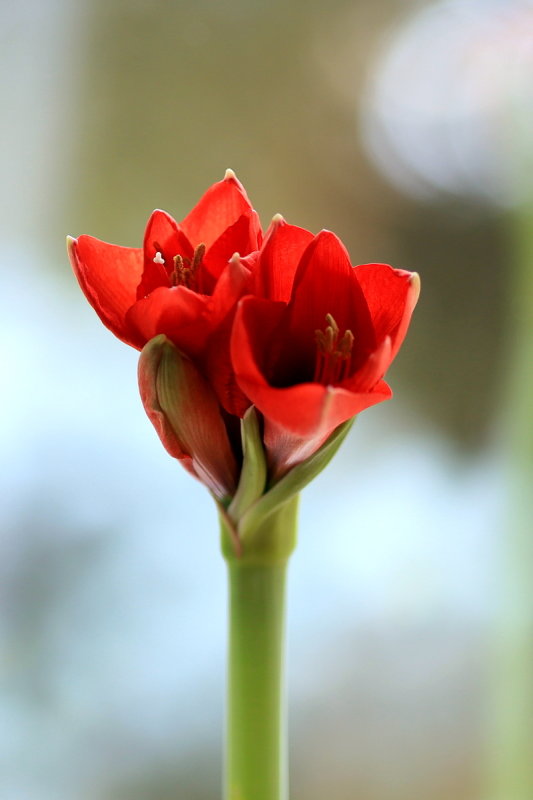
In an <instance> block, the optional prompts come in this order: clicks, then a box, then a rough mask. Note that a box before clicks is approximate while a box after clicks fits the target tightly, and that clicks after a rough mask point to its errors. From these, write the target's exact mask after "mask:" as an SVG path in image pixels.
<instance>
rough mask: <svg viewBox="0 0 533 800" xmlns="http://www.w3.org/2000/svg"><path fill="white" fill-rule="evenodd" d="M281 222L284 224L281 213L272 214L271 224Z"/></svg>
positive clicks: (280, 223) (279, 223)
mask: <svg viewBox="0 0 533 800" xmlns="http://www.w3.org/2000/svg"><path fill="white" fill-rule="evenodd" d="M282 224H283V225H284V224H285V218H284V217H283V215H282V214H274V216H273V217H272V225H282Z"/></svg>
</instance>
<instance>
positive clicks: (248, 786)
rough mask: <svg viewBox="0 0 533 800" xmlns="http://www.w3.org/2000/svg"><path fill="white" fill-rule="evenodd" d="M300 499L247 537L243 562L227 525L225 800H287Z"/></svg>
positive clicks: (224, 524) (224, 546)
mask: <svg viewBox="0 0 533 800" xmlns="http://www.w3.org/2000/svg"><path fill="white" fill-rule="evenodd" d="M297 507H298V497H297V496H295V497H292V498H291V499H289V500H288V501H287V502H286V503H284V504H283V505H282V506H281V507H280V508H278V509H276V511H274V512H273V513H271V514H269V515H268V517H267V518H266V519H264V520H263V522H262V523H261V524H260V525H258V527H257V528H256V529H255V530H253V531H249V532H248V534H249V535H248V538H247V539H246V540H245V541H244V542H243V543H242V549H240V551H239V554H238V555H237V554H236V552H235V549H234V537H232V536H230V535H229V533H228V528H227V519H225V518H224V517H221V528H222V549H223V552H224V555H225V557H226V560H227V562H228V577H229V590H230V591H229V651H228V695H227V707H226V714H227V725H226V753H225V775H224V798H225V800H287V798H288V769H287V766H288V758H287V730H286V728H287V708H286V697H285V687H284V649H285V648H284V644H285V642H284V639H285V637H284V630H285V579H286V572H287V564H288V559H289V556H290V554H291V552H292V550H293V548H294V545H295V541H296V514H297Z"/></svg>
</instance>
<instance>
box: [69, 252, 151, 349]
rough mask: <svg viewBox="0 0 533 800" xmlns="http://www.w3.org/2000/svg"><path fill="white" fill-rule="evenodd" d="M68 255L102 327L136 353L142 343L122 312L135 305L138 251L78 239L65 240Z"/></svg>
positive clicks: (141, 266) (140, 261) (140, 268)
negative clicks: (135, 350)
mask: <svg viewBox="0 0 533 800" xmlns="http://www.w3.org/2000/svg"><path fill="white" fill-rule="evenodd" d="M69 255H70V261H71V264H72V268H73V270H74V273H75V275H76V277H77V279H78V282H79V284H80V286H81V288H82V290H83V292H84V294H85V296H86V298H87V300H88V301H89V303H90V304H91V305H92V307H93V308H94V310H95V311H96V313H97V314H98V316H99V317H100V319H101V320H102V322H103V323H104V325H105V326H106V327H108V328H109V329H110V330H111V331H113V333H114V334H115V336H118V338H119V339H121V340H122V341H123V342H126V344H129V345H132V347H136V348H138V349H139V350H140V349H141V347H142V345H143V342H142V340H140V339H139V337H138V336H137V335H136V334H135V332H134V331H132V329H131V328H130V326H129V325H128V323H127V322H126V312H127V311H128V309H129V308H130V307H131V306H132V305H133V304H134V303H135V299H136V290H137V284H138V283H139V281H140V279H141V273H142V268H143V258H142V250H140V249H136V248H133V247H119V246H118V245H114V244H107V242H102V241H100V239H95V238H93V237H92V236H80V237H79V238H78V239H69Z"/></svg>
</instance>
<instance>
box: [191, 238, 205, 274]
mask: <svg viewBox="0 0 533 800" xmlns="http://www.w3.org/2000/svg"><path fill="white" fill-rule="evenodd" d="M204 255H205V244H203V242H202V244H199V245H198V247H197V248H196V250H195V251H194V256H193V259H192V269H193V270H194V271H196V270H197V269H198V267H199V266H200V264H201V263H202V259H203V257H204Z"/></svg>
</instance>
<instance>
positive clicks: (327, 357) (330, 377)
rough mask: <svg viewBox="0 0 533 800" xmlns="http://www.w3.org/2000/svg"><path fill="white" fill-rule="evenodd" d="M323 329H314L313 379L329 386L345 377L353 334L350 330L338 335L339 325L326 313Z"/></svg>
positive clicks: (348, 366)
mask: <svg viewBox="0 0 533 800" xmlns="http://www.w3.org/2000/svg"><path fill="white" fill-rule="evenodd" d="M326 322H327V326H326V328H325V330H323V331H321V330H317V331H315V341H316V361H315V374H314V376H313V381H314V382H315V383H322V384H323V385H324V386H329V385H331V384H334V383H340V382H341V381H342V380H344V378H346V377H347V375H348V371H349V368H350V360H351V357H352V348H353V343H354V336H353V333H352V332H351V331H350V330H346V331H344V333H343V335H342V336H340V330H339V326H338V325H337V323H336V322H335V319H334V318H333V316H332V315H331V314H326Z"/></svg>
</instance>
